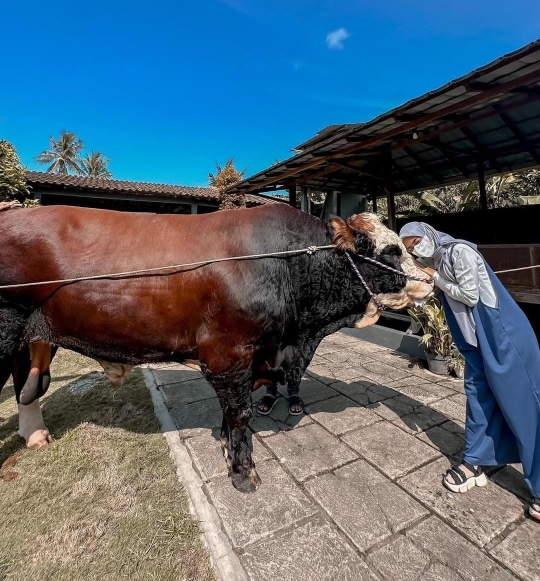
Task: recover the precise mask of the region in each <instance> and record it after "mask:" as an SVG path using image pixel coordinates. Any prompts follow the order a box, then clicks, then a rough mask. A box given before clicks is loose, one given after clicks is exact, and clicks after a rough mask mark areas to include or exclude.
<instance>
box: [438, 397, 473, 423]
mask: <svg viewBox="0 0 540 581" xmlns="http://www.w3.org/2000/svg"><path fill="white" fill-rule="evenodd" d="M455 397H459V395H458V394H456V395H455V396H453V397H449V398H446V399H441V400H439V401H436V402H433V403H430V404H429V407H431V408H433V409H434V410H437V411H438V412H441V414H444V415H445V416H446V417H447V418H448V419H449V420H459V421H461V422H464V421H465V406H464V405H463V403H461V400H456V399H454V398H455Z"/></svg>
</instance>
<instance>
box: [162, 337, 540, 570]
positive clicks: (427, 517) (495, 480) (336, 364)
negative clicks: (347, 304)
mask: <svg viewBox="0 0 540 581" xmlns="http://www.w3.org/2000/svg"><path fill="white" fill-rule="evenodd" d="M151 372H152V374H153V376H154V378H155V380H156V382H157V385H158V388H159V390H160V392H161V394H162V396H163V398H164V400H165V404H166V405H167V407H168V408H169V410H170V413H171V415H172V416H173V418H174V421H175V422H176V426H177V427H178V431H179V434H180V437H181V438H182V439H183V441H184V443H185V445H186V446H187V448H188V450H189V454H190V455H191V458H192V462H193V464H194V466H195V467H196V469H197V471H198V472H199V474H200V476H201V478H202V480H203V481H204V488H205V492H206V496H207V498H208V499H209V501H210V502H211V503H212V504H213V506H214V507H215V508H216V510H217V512H218V515H219V518H220V519H221V524H222V528H223V530H224V531H225V532H226V534H227V535H228V537H229V539H230V541H231V544H232V546H233V547H234V551H235V552H236V554H237V555H238V557H239V559H240V562H241V564H242V566H243V567H244V568H245V571H246V573H247V577H248V578H249V579H252V580H253V581H267V580H268V581H277V580H287V579H291V580H292V579H294V580H298V579H301V580H302V581H309V580H316V581H326V580H332V581H333V580H337V579H339V580H340V581H346V580H355V581H356V580H359V581H361V580H376V579H385V580H388V581H390V580H400V581H414V580H416V579H419V580H420V579H421V580H423V581H446V580H448V581H455V580H456V579H464V580H467V581H473V580H478V581H480V580H482V581H491V580H493V581H495V580H496V581H505V580H508V581H510V580H511V579H522V580H526V581H533V580H540V557H539V555H540V553H539V547H540V525H538V524H536V523H533V522H531V521H530V520H529V519H528V518H527V517H526V516H525V513H524V509H525V507H526V501H527V500H528V498H529V494H528V491H527V489H526V487H525V483H524V481H523V476H522V474H521V473H520V467H519V466H514V467H506V468H504V469H499V470H498V471H496V472H495V473H494V474H492V476H491V480H490V483H489V485H488V486H487V487H486V488H483V489H479V488H477V489H474V490H472V491H471V492H469V493H468V494H463V495H452V494H450V493H447V491H446V489H444V488H443V487H442V485H441V478H442V475H443V473H444V472H445V470H446V469H447V467H448V465H449V462H451V461H455V460H456V459H458V458H459V457H460V452H461V449H462V446H463V426H464V423H463V422H464V419H465V396H464V395H463V384H462V382H460V381H453V380H450V379H444V378H441V377H438V376H435V375H432V374H430V373H429V372H427V371H426V370H424V369H422V368H420V367H419V365H418V364H417V363H414V362H412V361H411V360H410V359H408V358H406V357H403V356H400V355H399V354H397V353H395V352H392V351H389V350H386V349H384V348H383V347H379V346H377V345H374V344H371V343H367V342H363V341H360V340H358V339H356V338H354V337H352V336H349V335H347V334H345V333H336V334H335V335H332V336H331V337H329V338H327V339H326V340H325V341H324V342H323V343H322V344H321V345H320V347H319V349H318V350H317V354H316V355H315V358H314V360H313V362H312V364H311V366H310V367H309V369H308V373H307V375H306V377H305V378H304V380H303V381H302V386H301V396H302V398H303V399H304V401H305V403H306V414H305V415H303V416H300V417H292V416H289V414H288V405H287V400H286V398H285V397H280V398H279V400H278V402H277V404H276V405H275V407H274V409H273V411H272V413H271V415H270V416H267V417H257V416H256V415H255V416H254V418H253V419H252V421H251V425H250V427H251V431H252V434H253V448H254V458H255V462H256V464H257V470H258V472H259V475H260V476H261V478H262V482H263V483H262V486H261V487H260V489H259V490H258V492H256V493H255V494H250V495H245V494H241V493H239V492H237V491H236V490H235V489H234V488H233V487H232V485H231V483H230V480H229V479H228V477H227V474H226V467H225V461H224V460H223V458H222V456H221V451H220V445H219V441H218V433H219V426H220V424H221V413H220V409H219V405H218V402H217V400H216V398H215V394H214V392H213V390H212V389H211V388H210V386H209V385H208V384H207V383H206V381H205V380H204V379H203V378H202V377H201V375H200V374H199V373H198V372H197V371H196V370H193V369H191V368H189V367H186V366H182V365H168V366H163V367H152V368H151ZM263 394H264V388H262V389H260V390H259V391H258V392H256V393H255V394H254V395H255V396H256V398H255V401H256V399H257V398H260V397H262V395H263ZM283 394H286V391H285V390H284V391H283Z"/></svg>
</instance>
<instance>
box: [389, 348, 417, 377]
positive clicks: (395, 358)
mask: <svg viewBox="0 0 540 581" xmlns="http://www.w3.org/2000/svg"><path fill="white" fill-rule="evenodd" d="M377 360H378V361H382V362H383V363H386V364H387V365H391V366H392V367H399V369H405V370H407V371H408V372H409V373H414V372H415V371H422V372H423V371H424V368H423V367H420V365H421V362H420V359H418V358H416V357H409V356H408V355H404V354H403V353H398V352H397V351H387V352H386V353H380V354H379V356H378V357H377Z"/></svg>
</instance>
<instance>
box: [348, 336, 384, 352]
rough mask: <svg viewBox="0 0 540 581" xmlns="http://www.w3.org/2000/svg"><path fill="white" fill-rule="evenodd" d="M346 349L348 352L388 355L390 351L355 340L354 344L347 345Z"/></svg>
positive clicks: (375, 344) (367, 342) (373, 344)
mask: <svg viewBox="0 0 540 581" xmlns="http://www.w3.org/2000/svg"><path fill="white" fill-rule="evenodd" d="M347 349H348V350H349V351H351V350H352V351H358V352H359V353H365V354H366V355H367V354H371V353H388V352H389V351H390V350H389V349H388V348H387V347H383V346H382V345H377V343H370V342H369V341H362V340H361V339H357V340H356V341H354V342H351V343H347Z"/></svg>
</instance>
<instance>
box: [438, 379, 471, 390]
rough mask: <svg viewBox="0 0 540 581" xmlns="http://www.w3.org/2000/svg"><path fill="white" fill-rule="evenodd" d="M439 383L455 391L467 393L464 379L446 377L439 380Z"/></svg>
mask: <svg viewBox="0 0 540 581" xmlns="http://www.w3.org/2000/svg"><path fill="white" fill-rule="evenodd" d="M437 384H438V385H442V387H444V388H446V389H450V390H452V391H454V392H458V393H465V386H464V384H463V379H445V380H443V381H438V382H437Z"/></svg>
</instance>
